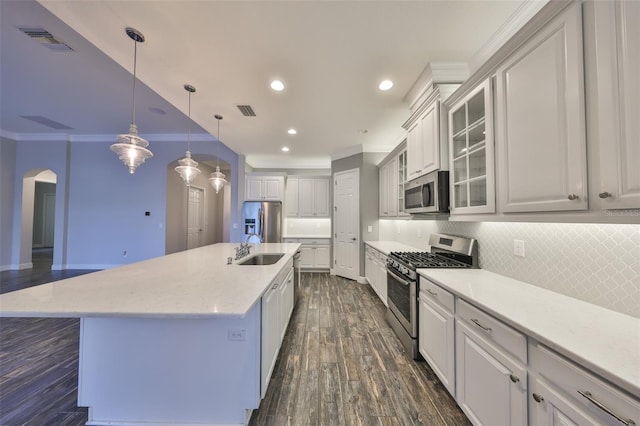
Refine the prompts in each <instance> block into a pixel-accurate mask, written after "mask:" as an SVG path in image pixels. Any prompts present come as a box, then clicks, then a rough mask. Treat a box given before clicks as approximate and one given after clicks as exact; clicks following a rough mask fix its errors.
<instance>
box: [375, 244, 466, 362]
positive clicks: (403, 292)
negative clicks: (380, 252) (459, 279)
mask: <svg viewBox="0 0 640 426" xmlns="http://www.w3.org/2000/svg"><path fill="white" fill-rule="evenodd" d="M429 245H430V246H431V251H430V252H397V251H393V252H391V253H390V254H389V256H387V302H388V303H389V309H388V310H387V315H386V316H387V321H388V322H389V324H390V325H391V327H392V328H393V330H394V331H395V333H396V334H397V335H398V337H399V338H400V340H401V341H402V344H403V345H404V347H405V348H406V350H407V351H408V352H409V354H411V355H412V357H413V359H418V358H420V354H419V353H418V292H419V289H418V275H417V272H416V269H419V268H477V267H478V244H477V242H476V240H474V239H472V238H464V237H455V236H450V235H443V234H431V235H430V236H429Z"/></svg>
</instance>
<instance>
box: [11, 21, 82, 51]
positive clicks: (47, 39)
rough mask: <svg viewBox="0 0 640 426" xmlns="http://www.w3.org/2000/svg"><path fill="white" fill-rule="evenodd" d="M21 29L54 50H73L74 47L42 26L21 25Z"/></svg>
mask: <svg viewBox="0 0 640 426" xmlns="http://www.w3.org/2000/svg"><path fill="white" fill-rule="evenodd" d="M18 29H19V30H20V31H22V32H23V33H25V34H26V35H28V36H29V37H31V38H32V39H34V40H35V41H37V42H38V43H40V44H41V45H43V46H44V47H46V48H47V49H49V50H53V51H54V52H73V49H72V48H71V47H70V46H69V45H68V44H66V43H65V42H63V41H62V40H60V39H57V38H55V37H54V36H53V34H51V33H50V32H49V31H47V30H45V29H44V28H41V27H20V28H18Z"/></svg>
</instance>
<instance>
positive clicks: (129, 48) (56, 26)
mask: <svg viewBox="0 0 640 426" xmlns="http://www.w3.org/2000/svg"><path fill="white" fill-rule="evenodd" d="M521 3H522V1H521V0H510V1H505V0H496V1H484V0H473V1H461V0H458V1H453V0H448V1H426V0H425V1H391V0H389V1H213V0H211V1H171V0H157V1H154V0H147V1H141V0H139V1H120V0H115V1H77V0H55V1H49V0H45V1H41V2H40V3H37V2H35V1H33V0H20V1H7V0H2V1H0V15H1V24H2V25H1V33H0V37H1V48H2V54H1V58H0V60H1V64H2V72H1V76H0V77H1V89H2V95H1V96H2V98H1V104H0V107H1V109H0V113H1V117H0V118H1V121H0V126H1V129H2V130H3V131H5V132H11V133H12V134H16V135H21V134H25V133H29V134H38V133H40V134H52V133H63V134H70V135H101V136H103V137H105V138H111V137H112V136H113V135H115V134H117V133H123V132H125V131H127V129H128V124H129V122H130V121H131V84H132V77H131V73H132V72H133V41H132V40H131V39H130V38H129V37H127V35H126V34H125V32H124V29H125V27H134V28H136V29H137V30H139V31H140V32H142V33H143V34H144V36H145V37H146V41H145V43H142V44H139V45H138V69H137V75H138V77H139V79H140V81H141V82H143V83H144V84H139V85H138V88H137V92H136V96H137V99H136V103H137V108H136V111H137V113H136V114H137V115H136V122H137V124H138V127H139V130H140V133H141V134H142V136H144V137H145V138H147V139H149V141H150V142H151V144H152V145H151V148H152V149H153V135H159V134H175V133H180V134H183V133H185V132H186V127H187V121H186V118H185V116H184V114H186V112H187V100H188V95H187V92H186V91H185V90H184V89H183V85H184V84H185V83H189V84H192V85H194V86H195V87H196V89H197V92H196V93H195V94H194V95H192V107H191V117H192V119H193V120H194V121H195V122H196V123H197V124H198V125H199V126H201V128H198V127H196V128H195V129H194V128H192V132H195V133H198V132H202V133H206V132H209V133H211V134H212V135H214V136H215V135H217V123H216V120H215V118H214V117H213V116H214V114H221V115H223V116H224V119H223V120H222V122H221V128H220V131H221V135H220V136H221V138H220V139H221V140H222V141H223V142H224V143H225V144H226V145H227V146H228V147H230V148H231V149H233V150H234V151H235V152H237V153H238V154H242V155H245V156H246V160H247V162H248V163H249V164H250V165H251V166H253V167H257V168H262V167H280V168H305V167H311V168H318V167H320V168H325V167H329V166H330V155H331V154H332V153H336V152H340V151H342V150H344V149H346V148H350V147H353V146H356V145H362V146H363V149H364V150H365V151H381V150H387V151H388V150H390V149H391V148H393V146H395V145H396V144H397V143H399V142H400V141H401V140H402V138H403V135H404V133H403V132H404V131H403V129H402V128H401V125H402V123H403V122H404V121H405V120H406V119H407V118H408V116H409V107H408V105H406V104H404V103H403V102H402V99H403V97H404V96H405V94H406V93H407V92H408V91H409V89H410V88H411V86H412V85H413V83H414V82H415V81H416V79H417V78H418V76H419V75H420V73H421V72H422V71H423V69H424V67H425V66H426V65H427V63H429V62H467V61H469V60H470V59H471V58H472V57H473V55H474V54H475V53H476V52H477V51H478V50H479V49H480V48H482V46H483V45H484V44H485V43H486V42H487V40H489V38H490V37H491V36H492V35H493V34H494V33H495V32H496V31H497V30H498V29H499V28H500V27H501V25H502V24H503V23H504V22H505V21H506V20H507V19H508V18H509V16H510V15H511V14H512V13H514V12H515V11H516V9H517V8H518V7H519V6H520V4H521ZM43 6H44V7H43ZM21 26H30V27H43V28H44V29H46V30H48V31H49V32H50V33H52V34H53V35H54V36H56V37H57V38H59V39H61V40H62V41H64V42H65V43H66V44H68V45H69V46H70V47H72V48H73V49H74V51H73V52H69V53H58V52H52V51H50V50H48V49H46V48H44V47H43V46H41V45H40V44H38V43H37V42H35V41H34V40H32V39H30V38H29V37H27V36H26V35H25V34H24V33H22V32H21V31H19V30H18V27H21ZM276 77H277V78H280V79H282V80H283V81H284V82H285V84H286V89H285V90H284V91H283V92H281V93H276V92H274V91H272V90H271V89H270V88H269V82H270V80H271V79H273V78H276ZM384 78H389V79H391V80H393V81H394V82H395V85H394V87H393V88H392V89H391V90H390V91H388V92H381V91H379V90H378V89H377V85H378V83H379V82H380V81H381V80H382V79H384ZM239 104H241V105H251V106H252V107H253V109H254V111H255V112H256V115H257V116H256V117H244V116H243V115H242V114H241V113H240V111H239V110H238V109H237V107H236V105H239ZM150 108H159V109H161V110H163V111H165V112H166V114H164V115H159V114H156V113H153V112H151V111H150ZM181 112H182V113H181ZM30 115H39V116H44V117H46V118H48V119H51V120H54V121H57V122H60V123H63V124H65V125H67V126H69V127H72V128H73V129H72V130H54V129H51V128H50V127H46V126H44V125H42V124H38V123H35V122H33V121H29V120H26V119H24V118H21V117H20V116H30ZM289 127H294V128H296V129H297V130H298V134H297V135H295V136H290V135H288V134H287V132H286V131H287V129H288V128H289ZM362 129H366V130H367V131H368V132H367V133H365V134H362V133H360V132H359V131H360V130H362ZM72 137H73V136H72ZM284 145H287V146H289V147H290V148H291V151H290V152H288V153H283V152H281V151H280V148H281V147H282V146H284Z"/></svg>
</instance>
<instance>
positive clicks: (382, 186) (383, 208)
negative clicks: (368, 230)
mask: <svg viewBox="0 0 640 426" xmlns="http://www.w3.org/2000/svg"><path fill="white" fill-rule="evenodd" d="M386 166H387V165H386V164H385V165H384V166H382V167H380V170H379V171H378V176H379V178H378V201H379V205H380V210H379V212H378V215H379V216H380V217H387V216H389V206H388V205H387V204H388V200H389V196H388V193H389V184H388V179H387V173H388V172H389V169H388V168H387V167H386Z"/></svg>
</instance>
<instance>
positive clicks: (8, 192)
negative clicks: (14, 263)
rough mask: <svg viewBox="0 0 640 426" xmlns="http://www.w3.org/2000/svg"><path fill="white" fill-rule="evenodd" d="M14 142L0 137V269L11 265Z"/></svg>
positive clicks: (14, 165)
mask: <svg viewBox="0 0 640 426" xmlns="http://www.w3.org/2000/svg"><path fill="white" fill-rule="evenodd" d="M15 173H16V142H15V141H12V140H10V139H6V138H4V137H0V270H5V269H9V266H10V265H11V241H12V229H13V196H14V185H15V182H14V178H15Z"/></svg>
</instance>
